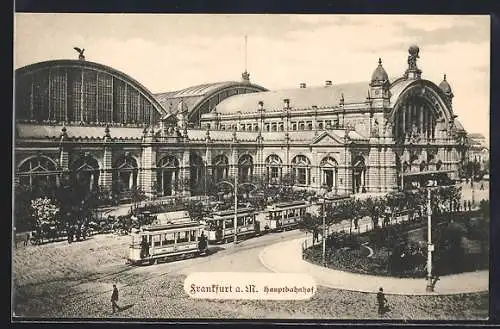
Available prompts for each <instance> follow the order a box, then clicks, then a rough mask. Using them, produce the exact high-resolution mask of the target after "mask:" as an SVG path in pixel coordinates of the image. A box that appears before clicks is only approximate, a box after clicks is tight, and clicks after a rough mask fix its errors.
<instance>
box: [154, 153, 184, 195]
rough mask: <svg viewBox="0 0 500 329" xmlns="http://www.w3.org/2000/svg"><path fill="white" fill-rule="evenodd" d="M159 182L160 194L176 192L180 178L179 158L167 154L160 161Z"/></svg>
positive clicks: (158, 166)
mask: <svg viewBox="0 0 500 329" xmlns="http://www.w3.org/2000/svg"><path fill="white" fill-rule="evenodd" d="M157 168H158V171H157V177H156V179H157V182H158V183H159V186H160V194H161V195H163V196H170V195H174V194H175V190H176V188H177V182H178V178H179V160H177V158H176V157H174V156H172V155H167V156H165V157H163V158H161V159H160V161H158V165H157Z"/></svg>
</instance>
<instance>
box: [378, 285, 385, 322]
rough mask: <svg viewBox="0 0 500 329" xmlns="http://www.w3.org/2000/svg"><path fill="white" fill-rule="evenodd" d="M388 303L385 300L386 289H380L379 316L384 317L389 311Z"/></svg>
mask: <svg viewBox="0 0 500 329" xmlns="http://www.w3.org/2000/svg"><path fill="white" fill-rule="evenodd" d="M386 302H387V299H386V298H385V295H384V289H382V287H380V289H379V290H378V293H377V303H378V314H380V315H382V314H384V313H385V312H386V311H387V307H386V305H385V303H386Z"/></svg>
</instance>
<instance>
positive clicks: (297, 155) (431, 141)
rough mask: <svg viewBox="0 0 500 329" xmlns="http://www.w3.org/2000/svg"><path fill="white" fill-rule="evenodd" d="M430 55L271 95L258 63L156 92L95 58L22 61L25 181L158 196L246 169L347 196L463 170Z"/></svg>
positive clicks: (459, 140) (18, 103)
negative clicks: (398, 68) (257, 75)
mask: <svg viewBox="0 0 500 329" xmlns="http://www.w3.org/2000/svg"><path fill="white" fill-rule="evenodd" d="M418 53H419V49H418V47H417V46H412V47H410V49H409V56H408V68H407V70H406V71H405V72H403V75H402V76H401V77H399V78H397V79H393V80H392V81H390V80H389V76H388V74H387V72H386V71H385V69H384V68H383V66H382V61H381V60H379V61H378V66H376V67H375V69H374V71H373V74H372V75H371V79H370V80H369V81H366V82H359V83H347V84H339V83H334V82H332V81H326V83H325V85H324V86H321V87H308V86H307V85H306V84H305V83H302V84H300V87H299V88H296V89H288V90H274V91H268V90H267V89H266V88H264V87H261V86H259V85H256V84H253V83H251V82H250V75H249V73H248V72H246V71H245V72H244V73H243V74H242V79H241V81H232V82H220V83H209V84H204V85H199V86H194V87H189V88H186V89H184V90H180V91H176V92H168V93H161V94H156V95H153V94H152V93H151V92H150V91H149V90H147V88H145V87H144V86H142V85H141V84H140V83H139V82H137V81H136V80H134V79H133V78H132V77H130V76H128V75H126V74H124V73H122V72H119V71H117V70H115V69H113V68H111V67H108V66H104V65H101V64H98V63H93V62H89V61H86V60H84V59H80V60H54V61H47V62H41V63H36V64H33V65H29V66H26V67H23V68H20V69H18V70H16V81H15V84H16V88H15V90H16V96H15V120H16V124H15V154H14V158H15V179H16V182H17V183H18V184H24V185H36V184H39V183H41V182H42V183H49V184H60V180H61V178H62V177H65V179H66V178H69V179H70V180H71V182H72V184H78V185H80V186H85V187H87V188H88V189H89V190H90V189H94V188H96V187H97V186H98V185H101V186H105V187H108V188H112V189H113V190H115V191H119V192H121V195H126V193H127V191H130V190H131V188H133V187H137V186H139V187H141V188H142V189H143V190H144V191H145V192H146V193H147V194H148V195H151V196H155V195H175V194H179V193H184V194H189V193H191V194H201V193H203V192H204V189H203V187H204V186H205V187H206V186H207V185H206V184H207V183H206V182H207V179H210V180H215V181H220V180H223V179H227V178H228V177H229V176H233V175H238V176H239V179H240V181H251V180H253V179H254V177H259V178H262V179H265V180H266V181H268V182H269V183H270V184H280V183H282V182H287V183H291V184H293V185H294V186H295V187H297V188H304V189H309V190H320V189H322V188H326V189H328V190H330V191H332V192H333V193H337V194H353V193H363V192H387V191H393V190H397V189H398V188H401V187H402V186H403V185H407V184H410V183H412V182H413V183H414V182H418V181H421V182H423V181H425V179H427V177H428V176H429V175H436V174H440V175H448V176H449V177H450V178H458V168H459V164H460V161H462V160H463V159H464V158H465V142H466V138H465V136H466V133H465V130H464V129H463V127H462V126H461V124H460V123H459V121H458V120H457V116H456V115H455V113H454V112H453V107H452V99H453V93H452V90H451V87H450V85H449V83H448V81H447V79H446V76H445V77H444V79H443V81H441V83H440V84H439V85H436V84H435V83H433V82H431V81H429V80H425V79H422V78H421V74H422V72H421V70H420V69H419V68H418V67H417V63H416V61H417V58H418ZM170 78H171V79H175V76H171V77H170Z"/></svg>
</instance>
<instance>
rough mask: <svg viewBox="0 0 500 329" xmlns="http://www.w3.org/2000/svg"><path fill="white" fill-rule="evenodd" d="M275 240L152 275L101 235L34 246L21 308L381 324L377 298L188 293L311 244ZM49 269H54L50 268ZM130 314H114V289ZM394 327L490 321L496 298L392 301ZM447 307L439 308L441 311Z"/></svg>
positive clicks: (22, 266)
mask: <svg viewBox="0 0 500 329" xmlns="http://www.w3.org/2000/svg"><path fill="white" fill-rule="evenodd" d="M303 235H304V233H302V232H299V231H290V232H285V233H277V234H269V235H266V236H262V237H258V238H254V239H251V240H247V241H243V242H241V243H240V244H239V245H238V246H236V247H234V246H232V245H224V246H217V248H218V249H221V250H219V251H217V252H216V253H214V254H212V255H210V256H208V257H200V258H193V259H186V260H182V261H177V262H172V263H165V264H158V265H153V266H144V267H129V266H126V265H125V260H124V257H125V254H126V251H127V247H128V242H129V240H128V239H129V238H128V237H127V236H124V237H123V236H116V235H96V236H93V237H92V238H90V239H89V240H87V241H83V242H79V243H73V244H71V245H68V244H67V243H65V242H58V243H53V244H46V245H42V246H28V247H25V248H19V249H17V250H15V254H14V259H13V271H14V273H13V276H14V280H15V295H14V298H15V300H14V305H15V313H16V315H18V316H26V317H32V316H36V317H61V318H75V317H78V318H108V317H109V318H113V317H123V318H226V319H227V318H240V319H241V318H247V319H252V318H254V319H255V318H267V319H285V318H286V319H290V318H300V319H362V318H364V319H377V318H379V316H378V314H377V309H376V300H375V295H374V294H369V293H358V292H349V291H342V290H336V289H330V288H324V287H318V291H317V293H316V294H315V295H314V296H313V297H312V298H311V299H310V300H306V301H279V302H278V301H263V300H259V301H248V300H234V301H232V300H226V301H217V300H196V299H191V298H189V297H188V296H187V294H186V293H185V292H184V289H183V280H184V277H185V275H187V274H189V273H192V272H196V271H254V272H263V271H266V272H267V269H266V268H265V267H264V266H263V265H262V264H261V263H260V261H259V258H258V255H259V253H260V252H261V251H262V250H263V249H264V248H265V247H267V246H269V245H271V244H274V243H278V242H280V241H286V240H290V239H295V238H297V237H301V236H303ZM48 264H49V265H48ZM113 283H116V284H117V286H118V288H119V290H120V300H119V303H118V304H119V305H120V306H121V307H122V308H123V310H122V311H121V312H119V313H116V314H114V315H113V314H112V313H111V302H110V296H111V290H112V284H113ZM388 299H389V304H390V306H391V308H392V312H390V313H388V314H387V315H386V316H387V317H389V318H394V319H485V318H486V317H487V313H488V294H487V293H475V294H467V295H455V296H389V297H388ZM438 305H439V307H437V306H438Z"/></svg>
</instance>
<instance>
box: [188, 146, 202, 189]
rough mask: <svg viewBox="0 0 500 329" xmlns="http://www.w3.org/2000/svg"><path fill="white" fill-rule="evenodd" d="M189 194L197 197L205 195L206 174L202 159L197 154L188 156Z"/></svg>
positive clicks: (193, 153)
mask: <svg viewBox="0 0 500 329" xmlns="http://www.w3.org/2000/svg"><path fill="white" fill-rule="evenodd" d="M189 168H190V176H189V177H190V182H191V193H192V194H193V195H199V194H204V193H206V181H205V178H206V173H205V169H206V168H205V165H204V163H203V159H202V158H201V156H199V155H198V154H197V153H195V152H192V153H191V154H190V155H189Z"/></svg>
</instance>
